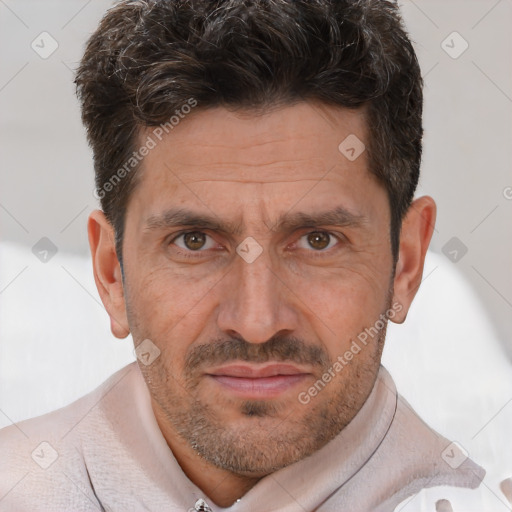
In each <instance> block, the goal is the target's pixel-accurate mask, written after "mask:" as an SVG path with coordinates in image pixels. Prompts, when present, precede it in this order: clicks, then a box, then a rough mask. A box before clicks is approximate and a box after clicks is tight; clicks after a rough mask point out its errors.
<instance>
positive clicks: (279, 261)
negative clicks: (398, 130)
mask: <svg viewBox="0 0 512 512" xmlns="http://www.w3.org/2000/svg"><path fill="white" fill-rule="evenodd" d="M149 133H151V132H150V131H149V130H148V131H147V133H146V132H144V133H141V134H140V138H141V140H145V138H146V137H147V135H148V134H149ZM350 134H355V135H356V136H357V137H358V138H359V139H360V140H362V141H363V142H365V141H366V139H367V132H366V126H365V115H364V110H357V111H349V110H346V109H342V108H333V107H331V106H329V107H327V106H324V105H319V104H314V103H306V102H303V103H298V104H295V105H290V106H285V107H281V108H279V109H274V110H269V111H267V112H266V113H263V114H261V113H258V114H257V113H254V112H233V111H228V110H226V109H224V108H220V107H218V108H212V109H208V110H199V108H198V110H197V111H195V112H193V113H192V114H190V115H189V116H188V117H187V118H185V119H184V120H182V121H181V122H180V124H179V125H177V126H176V127H175V128H174V129H173V131H172V132H170V133H169V134H168V135H166V136H165V137H164V138H163V140H162V141H161V142H159V143H158V144H157V146H156V147H155V148H154V149H152V150H151V151H150V152H149V154H148V155H147V156H146V157H145V159H144V162H143V167H142V169H141V174H140V182H139V184H138V186H137V188H136V189H135V191H134V193H133V195H132V197H131V199H130V202H129V205H128V210H127V215H126V227H125V236H124V241H123V258H124V283H123V280H122V276H121V270H120V266H119V262H118V260H117V257H116V254H115V248H114V235H113V231H112V227H111V225H110V224H109V223H108V221H107V220H106V219H105V216H104V215H103V213H102V212H101V211H99V210H98V211H95V212H93V213H92V214H91V216H90V218H89V240H90V245H91V251H92V255H93V263H94V275H95V280H96V284H97V286H98V290H99V292H100V295H101V298H102V300H103V303H104V305H105V308H106V309H107V311H108V313H109V315H110V318H111V327H112V332H113V333H114V335H115V336H117V337H119V338H123V337H125V336H127V335H128V334H129V333H130V332H131V334H132V336H133V339H134V342H135V345H136V346H138V345H139V344H140V343H141V342H142V341H143V340H146V339H149V340H151V343H152V344H154V346H156V347H158V349H159V350H160V355H159V356H158V357H157V358H156V359H155V360H154V361H153V362H152V363H151V364H150V365H145V364H142V363H141V362H139V366H140V368H141V371H142V373H143V375H144V378H145V380H146V383H147V385H148V388H149V390H150V393H151V398H152V407H153V410H154V413H155V416H156V418H157V421H158V424H159V426H160V428H161V430H162V433H163V435H164V436H165V438H166V440H167V442H168V444H169V446H170V448H171V449H172V451H173V453H174V455H175V457H176V459H177V460H178V462H179V464H180V465H181V467H182V468H183V470H184V471H185V473H186V474H187V476H188V477H189V478H190V479H191V480H192V481H193V482H194V483H195V484H196V485H198V486H199V487H200V488H201V489H202V490H203V491H204V492H205V493H206V495H207V496H208V497H209V498H210V499H211V500H212V501H213V502H215V503H216V504H217V505H219V506H223V507H226V506H229V505H231V504H232V503H233V502H234V501H235V500H236V499H237V498H239V497H241V496H242V495H243V494H244V493H245V492H247V490H248V489H250V488H251V487H252V486H253V485H254V484H255V483H256V482H257V481H258V480H259V479H261V478H262V477H264V476H265V475H267V474H269V473H272V472H273V471H276V470H277V469H279V468H282V467H284V466H287V465H289V464H291V463H293V462H296V461H298V460H300V459H302V458H304V457H306V456H307V455H309V454H311V453H313V452H314V451H316V450H318V449H319V448H320V447H322V446H324V445H325V444H326V443H327V442H328V441H330V440H331V439H332V438H333V437H335V436H336V435H337V434H338V433H339V432H340V431H341V430H342V429H343V428H344V427H345V426H346V425H347V424H348V423H349V422H350V420H351V419H352V418H353V417H354V416H355V414H356V413H357V412H358V411H359V409H360V408H361V407H362V405H363V404H364V402H365V400H366V398H367V397H368V395H369V393H370V392H371V389H372V387H373V384H374V382H375V378H376V376H377V372H378V369H379V364H380V356H381V352H382V346H383V342H384V336H385V327H384V328H383V329H381V330H380V331H379V334H378V335H376V336H374V337H373V338H372V339H371V340H370V341H369V342H368V344H367V345H366V346H364V348H363V349H362V350H361V351H360V352H359V353H358V354H357V355H355V356H354V357H353V359H352V360H351V361H350V362H349V363H348V364H347V365H346V366H345V367H344V368H343V371H341V372H339V373H338V374H337V375H336V377H335V378H333V379H332V380H331V382H329V384H328V385H326V386H325V387H324V388H323V389H322V390H321V391H320V392H319V393H318V394H317V395H316V396H315V397H314V399H311V400H310V401H309V402H308V403H307V404H305V403H302V402H301V401H299V400H298V396H299V394H300V393H301V392H305V391H307V390H308V389H309V388H310V387H311V386H312V385H313V384H314V383H315V381H317V380H318V379H319V378H321V376H322V374H323V373H324V372H325V370H326V369H327V368H328V367H329V366H331V365H332V364H333V362H334V361H336V360H337V358H338V356H340V355H343V354H344V353H345V352H346V351H347V350H348V349H349V348H350V345H351V343H352V342H353V340H355V339H356V338H357V336H358V334H359V333H361V332H362V331H363V330H364V329H365V328H370V327H372V326H374V325H375V324H376V321H377V320H378V319H379V318H381V315H383V314H384V315H385V314H386V311H389V310H390V308H393V310H394V311H395V314H394V317H393V321H395V322H402V321H403V320H404V319H405V317H406V315H407V311H408V309H409V306H410V304H411V301H412V299H413V297H414V295H415V292H416V290H417V288H418V286H419V283H420V281H421V275H422V271H423V262H424V257H425V252H426V250H427V247H428V244H429V242H430V238H431V235H432V231H433V227H434V222H435V203H434V201H433V200H432V199H431V198H429V197H422V198H420V199H417V200H416V201H415V202H414V203H413V205H412V206H411V208H410V209H409V212H408V214H407V216H406V218H405V219H404V222H403V226H402V232H401V243H400V254H399V260H398V263H397V266H396V270H395V272H393V270H394V268H393V267H394V265H393V259H392V254H391V245H390V233H389V224H390V208H389V204H388V198H387V194H386V190H385V188H384V187H383V186H382V185H381V184H380V183H379V182H378V181H377V180H376V179H375V178H374V177H373V175H371V174H370V173H369V171H368V169H367V158H366V152H363V153H362V154H361V156H359V157H358V158H357V159H356V160H355V161H350V160H349V159H347V158H346V157H345V156H344V155H343V154H342V153H341V152H340V151H339V150H338V146H339V144H340V143H341V142H342V141H343V140H344V139H345V138H346V137H347V136H348V135H350ZM336 208H339V209H343V211H344V216H343V217H344V218H341V219H337V220H336V222H327V221H326V219H321V220H322V222H320V223H314V224H312V223H311V220H310V219H308V220H307V221H306V220H305V219H304V218H302V219H301V218H297V214H298V213H299V212H301V213H303V214H307V215H318V214H320V213H323V212H327V211H331V210H334V209H336ZM169 209H182V210H187V211H189V212H192V213H194V214H197V215H201V216H208V217H211V218H212V219H213V220H214V221H215V222H217V223H218V224H219V225H220V226H213V225H209V226H206V225H203V224H202V223H193V224H189V223H186V224H183V223H182V224H180V225H176V226H169V225H166V223H165V222H164V219H165V216H162V214H163V212H165V211H166V210H169ZM293 215H295V218H294V219H291V220H294V221H297V222H294V223H288V224H286V223H283V222H282V221H283V219H284V218H288V219H289V220H290V218H291V216H293ZM328 220H331V219H328ZM332 220H334V219H332ZM183 232H186V233H190V232H193V233H192V234H189V235H183ZM247 237H252V238H253V239H254V240H255V241H256V242H257V244H258V245H257V246H256V247H259V248H260V249H261V254H259V255H258V257H257V258H256V259H255V260H254V261H252V262H248V261H247V260H246V259H244V258H243V257H241V255H240V254H242V253H237V247H238V248H239V249H240V247H242V248H245V249H247V247H248V246H247V245H244V243H245V244H247V241H245V242H244V240H246V238H247ZM242 242H244V243H242ZM240 244H242V245H240ZM251 247H252V246H251ZM254 250H255V249H254V248H253V249H249V253H248V254H252V255H253V254H254V252H252V253H251V251H254ZM276 362H278V363H288V364H291V365H293V366H294V368H295V369H296V370H297V371H296V373H298V374H300V375H299V376H298V378H297V380H296V381H294V383H292V384H287V387H286V388H285V389H284V390H282V391H280V392H276V393H274V395H268V396H260V395H258V396H247V394H245V395H243V394H242V395H241V394H239V393H237V392H235V391H233V389H231V388H230V387H229V386H226V385H225V383H223V382H221V381H219V379H218V378H215V377H212V373H215V371H216V370H218V369H219V368H222V367H223V366H224V365H226V364H234V363H236V364H241V365H244V367H245V368H247V367H250V368H252V369H256V370H257V369H261V368H264V367H266V366H268V365H269V364H271V363H276Z"/></svg>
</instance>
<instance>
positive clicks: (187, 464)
mask: <svg viewBox="0 0 512 512" xmlns="http://www.w3.org/2000/svg"><path fill="white" fill-rule="evenodd" d="M152 406H153V411H154V413H155V417H156V420H157V422H158V426H159V427H160V430H161V431H162V434H163V436H164V438H165V440H166V441H167V444H168V446H169V448H170V449H171V451H172V453H173V455H174V457H175V459H176V460H177V461H178V464H179V465H180V467H181V469H182V470H183V472H184V473H185V475H187V478H188V479H189V480H190V481H192V482H193V483H194V484H195V485H196V486H197V487H199V489H201V490H202V491H203V492H204V493H205V498H204V499H205V501H206V502H207V503H208V501H209V500H210V501H212V502H213V503H214V504H215V505H217V506H219V507H222V508H226V507H229V506H231V505H232V504H233V503H235V501H236V500H238V499H239V498H241V497H242V496H243V495H244V494H245V493H246V492H247V491H249V489H251V488H252V487H253V486H254V485H256V483H257V482H258V481H259V480H260V479H261V478H262V477H261V476H258V477H251V476H243V475H238V474H235V473H232V472H231V471H227V470H225V469H221V468H218V467H216V466H214V465H213V464H211V463H209V462H208V461H206V460H205V459H203V458H202V457H201V456H200V455H199V454H198V453H197V452H196V451H194V450H193V449H192V447H191V446H190V445H189V444H188V443H186V442H184V441H183V439H182V438H181V437H179V436H178V435H177V434H176V433H175V432H174V431H173V429H172V428H170V427H169V425H168V424H167V422H166V421H165V418H164V417H163V415H161V414H160V412H159V408H158V406H157V405H156V404H154V403H153V404H152Z"/></svg>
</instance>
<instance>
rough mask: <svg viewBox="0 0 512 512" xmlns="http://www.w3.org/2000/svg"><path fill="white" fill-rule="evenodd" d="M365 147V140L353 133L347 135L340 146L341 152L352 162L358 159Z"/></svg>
mask: <svg viewBox="0 0 512 512" xmlns="http://www.w3.org/2000/svg"><path fill="white" fill-rule="evenodd" d="M365 149H366V146H365V145H364V143H363V141H362V140H361V139H360V138H359V137H358V136H357V135H354V134H353V133H351V134H350V135H349V136H348V137H346V138H345V139H344V140H343V141H342V142H341V144H340V145H339V146H338V150H339V152H340V153H341V154H342V155H343V156H344V157H345V158H347V159H348V160H350V161H351V162H353V161H354V160H357V159H358V158H359V157H360V156H361V155H362V154H363V153H364V151H365Z"/></svg>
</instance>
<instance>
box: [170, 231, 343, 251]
mask: <svg viewBox="0 0 512 512" xmlns="http://www.w3.org/2000/svg"><path fill="white" fill-rule="evenodd" d="M189 233H201V234H204V235H206V236H208V237H210V235H208V234H207V233H205V232H204V231H200V230H197V229H195V230H188V231H181V232H180V233H177V234H175V235H174V236H173V238H172V239H171V240H169V242H168V245H171V244H173V243H174V242H175V241H176V240H177V239H178V238H180V237H182V236H185V235H187V234H189ZM312 233H326V234H328V235H329V236H330V237H333V238H335V239H336V240H337V242H338V243H337V244H336V245H335V246H334V248H336V247H337V246H338V245H339V244H340V243H343V242H344V239H343V237H342V236H341V235H336V234H334V233H331V232H330V231H324V230H318V229H316V230H313V231H308V232H307V233H304V234H303V235H301V236H300V237H299V240H300V239H302V238H303V237H305V236H308V235H311V234H312ZM210 238H211V237H210ZM179 249H181V248H179ZM331 250H333V247H331V248H330V249H327V250H325V249H324V250H321V251H314V250H311V251H310V252H311V256H312V257H314V258H318V257H322V256H324V255H325V254H326V252H329V251H331ZM204 252H206V251H205V250H198V251H190V250H189V251H183V250H180V251H179V254H180V256H183V257H185V258H199V257H202V254H201V253H204Z"/></svg>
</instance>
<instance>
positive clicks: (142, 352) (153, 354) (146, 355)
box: [135, 338, 160, 366]
mask: <svg viewBox="0 0 512 512" xmlns="http://www.w3.org/2000/svg"><path fill="white" fill-rule="evenodd" d="M159 355H160V349H159V348H158V347H157V346H156V345H155V344H154V343H153V342H152V341H151V340H150V339H148V338H146V339H145V340H144V341H143V342H142V343H140V344H139V345H137V347H136V348H135V356H136V357H137V359H138V360H139V361H140V362H141V363H142V364H143V365H144V366H149V365H150V364H151V363H152V362H153V361H154V360H155V359H156V358H157V357H158V356H159Z"/></svg>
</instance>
